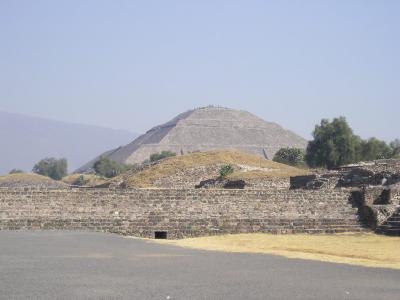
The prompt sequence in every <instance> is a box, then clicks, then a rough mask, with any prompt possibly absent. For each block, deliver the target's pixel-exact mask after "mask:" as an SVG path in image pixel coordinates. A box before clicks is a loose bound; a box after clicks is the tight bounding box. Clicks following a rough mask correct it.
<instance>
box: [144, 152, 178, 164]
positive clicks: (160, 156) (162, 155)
mask: <svg viewBox="0 0 400 300" xmlns="http://www.w3.org/2000/svg"><path fill="white" fill-rule="evenodd" d="M171 156H176V153H174V152H171V151H161V153H153V154H151V155H150V162H153V161H157V160H160V159H163V158H167V157H171Z"/></svg>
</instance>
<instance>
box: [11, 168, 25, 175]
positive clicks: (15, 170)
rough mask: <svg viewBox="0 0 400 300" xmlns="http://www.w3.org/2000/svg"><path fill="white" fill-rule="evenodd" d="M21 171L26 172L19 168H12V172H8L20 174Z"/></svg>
mask: <svg viewBox="0 0 400 300" xmlns="http://www.w3.org/2000/svg"><path fill="white" fill-rule="evenodd" d="M20 173H24V171H22V170H19V169H12V170H11V171H10V172H8V174H20Z"/></svg>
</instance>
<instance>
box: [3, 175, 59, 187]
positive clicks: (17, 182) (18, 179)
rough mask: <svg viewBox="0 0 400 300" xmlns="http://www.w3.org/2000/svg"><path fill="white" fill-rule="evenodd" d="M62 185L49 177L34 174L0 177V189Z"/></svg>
mask: <svg viewBox="0 0 400 300" xmlns="http://www.w3.org/2000/svg"><path fill="white" fill-rule="evenodd" d="M63 185H64V184H63V183H62V182H59V181H55V180H53V179H51V178H49V177H46V176H42V175H38V174H34V173H16V174H9V175H5V176H0V187H23V186H63Z"/></svg>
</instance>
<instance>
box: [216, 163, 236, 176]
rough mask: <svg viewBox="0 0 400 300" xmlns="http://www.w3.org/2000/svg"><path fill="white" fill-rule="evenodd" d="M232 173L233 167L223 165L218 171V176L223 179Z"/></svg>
mask: <svg viewBox="0 0 400 300" xmlns="http://www.w3.org/2000/svg"><path fill="white" fill-rule="evenodd" d="M233 171H234V170H233V166H232V165H225V166H222V167H221V169H219V176H220V177H221V178H225V177H227V176H228V175H230V174H232V173H233Z"/></svg>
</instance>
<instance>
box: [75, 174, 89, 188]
mask: <svg viewBox="0 0 400 300" xmlns="http://www.w3.org/2000/svg"><path fill="white" fill-rule="evenodd" d="M88 182H89V179H86V178H85V176H84V175H80V176H79V177H78V178H77V179H76V180H75V181H74V183H73V184H74V185H78V186H82V185H86V184H87V183H88Z"/></svg>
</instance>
